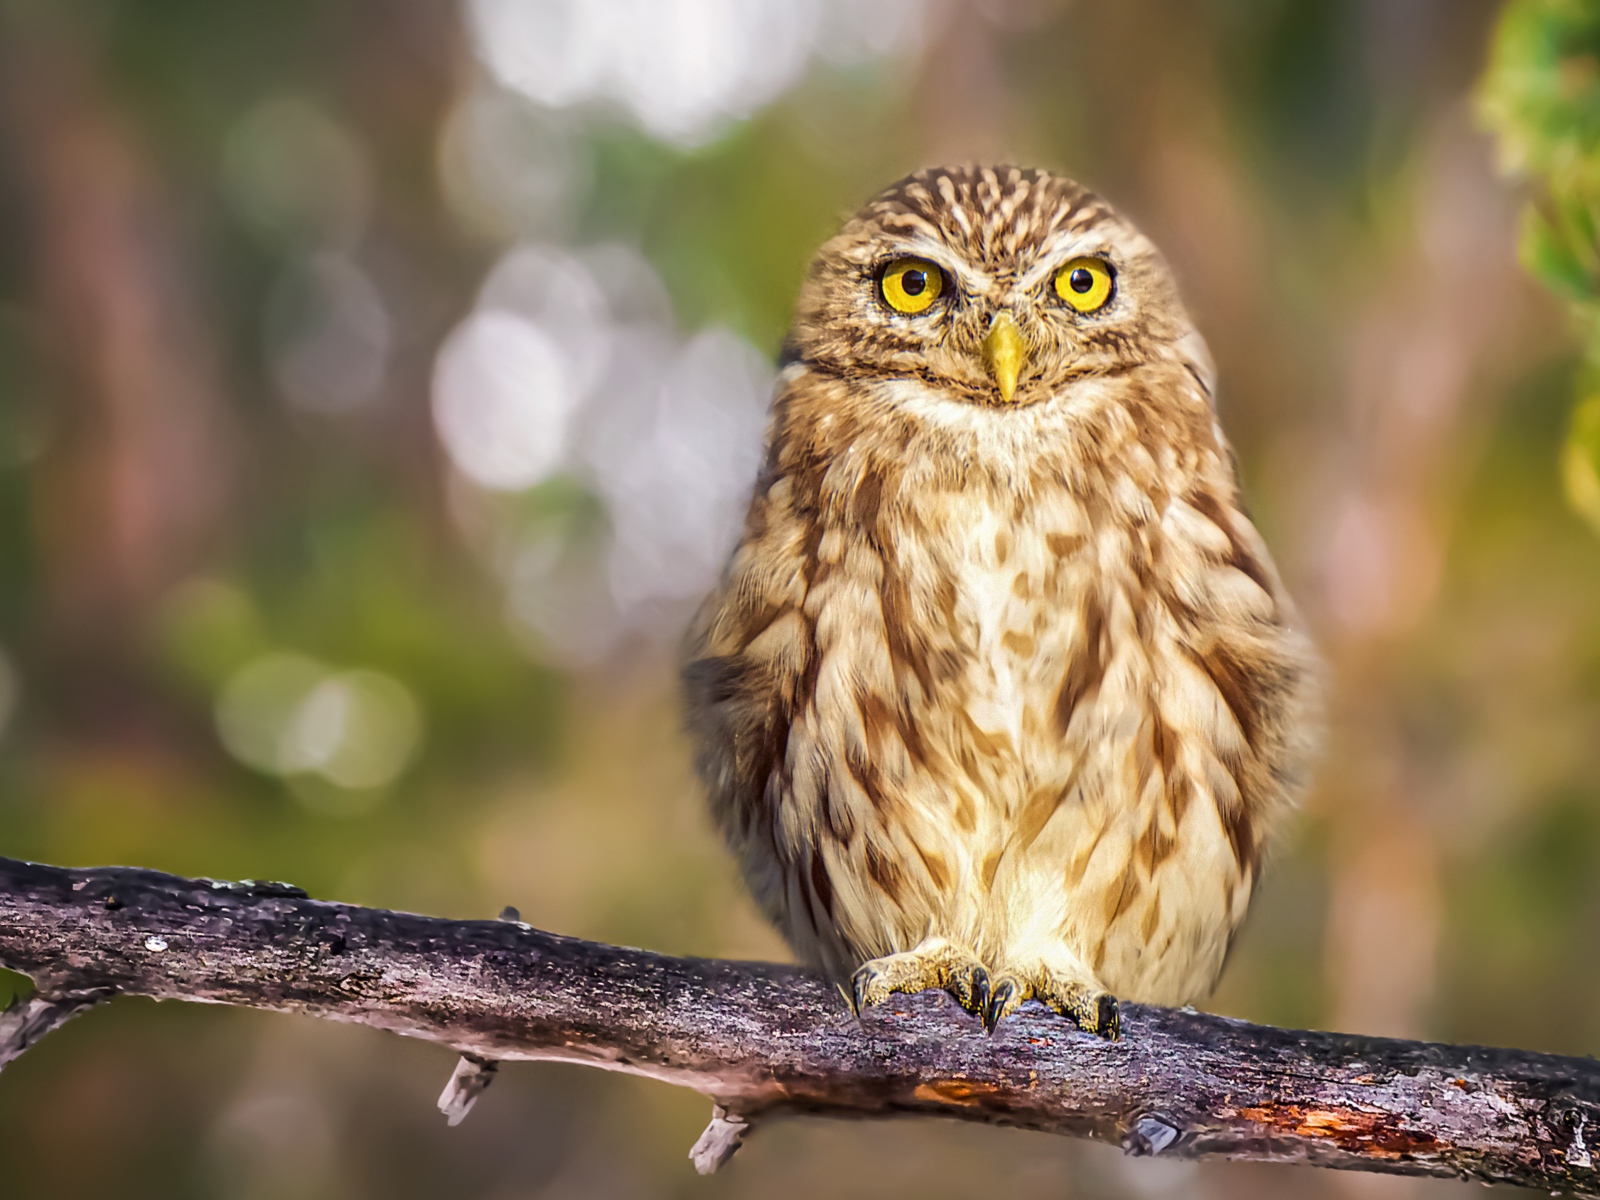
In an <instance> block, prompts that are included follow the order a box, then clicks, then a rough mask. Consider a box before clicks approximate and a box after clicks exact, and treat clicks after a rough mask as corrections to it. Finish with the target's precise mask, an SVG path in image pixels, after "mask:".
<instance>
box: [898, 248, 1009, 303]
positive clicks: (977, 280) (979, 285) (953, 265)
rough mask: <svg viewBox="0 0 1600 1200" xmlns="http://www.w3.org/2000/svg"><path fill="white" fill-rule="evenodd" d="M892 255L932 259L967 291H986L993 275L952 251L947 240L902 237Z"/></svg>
mask: <svg viewBox="0 0 1600 1200" xmlns="http://www.w3.org/2000/svg"><path fill="white" fill-rule="evenodd" d="M893 257H895V258H903V257H913V258H927V259H932V260H933V261H934V262H936V263H938V264H939V265H940V266H941V267H943V268H944V269H945V270H946V271H948V272H950V274H952V275H954V276H955V277H956V281H957V282H958V283H960V284H961V286H962V287H963V288H965V289H966V290H967V291H969V292H983V291H987V290H988V288H989V285H990V284H991V283H992V282H993V276H991V275H990V274H989V273H988V272H987V271H982V270H979V269H978V268H977V267H975V266H973V265H972V264H971V263H969V262H967V261H966V260H965V259H963V258H961V257H959V256H958V255H956V254H955V253H953V252H952V248H951V246H950V244H949V243H948V242H943V241H939V240H937V239H935V238H928V237H909V238H904V239H902V240H901V241H899V242H898V244H897V245H896V246H895V250H894V254H893Z"/></svg>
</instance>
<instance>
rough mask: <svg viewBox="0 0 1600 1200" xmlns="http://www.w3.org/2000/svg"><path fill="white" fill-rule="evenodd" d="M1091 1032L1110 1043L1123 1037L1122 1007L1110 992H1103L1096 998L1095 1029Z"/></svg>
mask: <svg viewBox="0 0 1600 1200" xmlns="http://www.w3.org/2000/svg"><path fill="white" fill-rule="evenodd" d="M1079 1024H1080V1025H1081V1024H1082V1022H1079ZM1089 1032H1090V1033H1097V1034H1099V1035H1100V1036H1101V1037H1103V1038H1105V1040H1106V1041H1108V1042H1114V1041H1117V1040H1118V1039H1119V1038H1121V1037H1122V1006H1121V1005H1120V1004H1118V1003H1117V998H1116V997H1115V996H1113V995H1112V994H1111V993H1110V992H1101V993H1100V995H1099V996H1097V997H1096V998H1095V1028H1093V1029H1091V1030H1090V1031H1089Z"/></svg>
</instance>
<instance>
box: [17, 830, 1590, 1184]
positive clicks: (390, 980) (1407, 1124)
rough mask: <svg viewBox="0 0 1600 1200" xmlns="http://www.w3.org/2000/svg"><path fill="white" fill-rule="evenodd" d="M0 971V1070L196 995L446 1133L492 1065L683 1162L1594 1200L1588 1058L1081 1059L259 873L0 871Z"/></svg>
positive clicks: (903, 1012) (1154, 1021)
mask: <svg viewBox="0 0 1600 1200" xmlns="http://www.w3.org/2000/svg"><path fill="white" fill-rule="evenodd" d="M0 965H4V966H7V967H11V968H13V969H15V970H18V971H22V972H23V973H25V974H28V975H30V976H32V977H33V979H34V981H35V984H36V985H37V986H38V988H39V989H40V992H39V997H38V998H36V999H35V1000H34V1001H30V1002H29V1003H28V1005H27V1006H26V1007H19V1008H17V1009H14V1010H13V1011H12V1013H11V1014H9V1015H8V1016H6V1017H0V1046H3V1047H5V1050H6V1054H15V1053H17V1052H19V1051H20V1049H21V1048H23V1047H25V1046H26V1045H28V1044H30V1043H31V1042H32V1041H34V1040H36V1039H37V1037H38V1036H40V1034H41V1033H42V1031H43V1030H44V1029H47V1028H51V1027H53V1026H54V1025H57V1024H59V1023H60V1022H61V1021H62V1020H64V1019H65V1017H66V1016H68V1015H70V1012H75V1011H79V1010H80V1009H82V1008H83V1007H86V1006H87V1004H88V1003H89V1002H91V1000H92V999H97V998H100V997H102V996H104V995H107V994H109V993H110V992H112V991H115V992H116V993H118V994H126V995H135V996H153V997H155V998H157V999H165V1000H203V1001H212V1002H217V1003H223V1004H239V1005H245V1006H248V1007H252V1008H260V1009H271V1010H275V1011H279V1012H297V1013H304V1014H307V1015H310V1016H317V1017H324V1018H328V1019H331V1020H336V1021H353V1022H358V1023H361V1024H365V1025H372V1026H376V1027H378V1028H381V1029H388V1030H391V1031H393V1032H395V1033H400V1034H404V1035H406V1036H408V1037H416V1038H424V1039H427V1040H429V1041H433V1042H438V1043H439V1044H441V1045H444V1046H447V1047H449V1048H450V1049H452V1050H453V1051H455V1052H456V1053H457V1054H460V1055H465V1056H467V1057H466V1059H465V1061H464V1063H463V1064H462V1065H461V1066H458V1067H457V1070H456V1075H455V1076H454V1077H453V1078H452V1081H451V1085H450V1087H448V1088H447V1089H446V1091H445V1095H444V1096H443V1097H442V1098H441V1107H442V1108H444V1109H445V1112H446V1115H448V1116H450V1117H452V1118H453V1119H458V1118H459V1116H460V1115H462V1114H464V1113H465V1112H466V1110H467V1108H468V1106H469V1105H470V1103H471V1100H472V1098H473V1097H474V1096H475V1095H477V1094H480V1093H481V1092H482V1084H483V1083H484V1082H485V1081H487V1080H488V1079H489V1078H491V1077H492V1076H491V1074H490V1072H491V1070H492V1064H493V1063H494V1062H495V1061H497V1060H509V1059H522V1060H547V1061H549V1060H554V1061H562V1062H576V1063H587V1064H589V1065H591V1066H598V1067H604V1068H606V1069H609V1070H616V1071H626V1072H629V1073H632V1074H636V1075H646V1076H650V1077H651V1078H654V1079H658V1080H662V1081H665V1082H668V1083H675V1084H679V1085H682V1086H684V1087H689V1088H693V1089H695V1090H696V1091H699V1092H701V1093H703V1094H705V1095H706V1096H708V1097H710V1098H711V1099H712V1100H713V1101H714V1102H715V1103H716V1105H717V1106H718V1107H717V1109H716V1111H715V1113H714V1115H713V1118H712V1121H711V1124H710V1126H709V1127H708V1128H707V1130H706V1132H705V1133H704V1134H703V1135H702V1136H701V1138H700V1140H699V1142H698V1143H697V1144H696V1146H695V1149H694V1151H693V1155H692V1157H693V1159H694V1162H695V1166H696V1168H697V1169H700V1170H707V1169H711V1168H714V1167H715V1166H717V1165H719V1164H720V1163H722V1162H724V1161H726V1160H727V1158H728V1156H729V1155H730V1154H732V1153H733V1151H734V1149H735V1148H736V1147H737V1146H738V1144H739V1141H740V1139H741V1138H742V1137H743V1136H745V1135H746V1134H747V1133H748V1132H749V1129H750V1124H749V1123H750V1121H751V1119H752V1118H756V1119H759V1120H762V1121H765V1120H768V1119H770V1118H771V1117H776V1116H781V1115H783V1114H786V1113H796V1112H799V1113H812V1114H819V1115H828V1116H835V1117H851V1118H861V1117H882V1116H895V1115H913V1114H940V1115H944V1116H949V1117H957V1118H960V1119H963V1120H969V1121H978V1122H984V1123H988V1124H996V1125H1016V1126H1022V1127H1025V1128H1030V1129H1039V1130H1045V1131H1049V1132H1054V1133H1063V1134H1071V1135H1075V1136H1079V1137H1092V1138H1097V1139H1100V1140H1104V1141H1108V1142H1112V1143H1113V1144H1117V1145H1121V1146H1122V1147H1123V1149H1124V1150H1125V1151H1126V1152H1127V1153H1129V1154H1158V1155H1160V1156H1161V1157H1163V1158H1181V1159H1199V1158H1235V1159H1249V1160H1253V1161H1257V1162H1297V1163H1306V1164H1311V1165H1315V1166H1324V1167H1340V1168H1346V1169H1353V1170H1368V1171H1387V1172H1395V1173H1402V1174H1418V1175H1436V1176H1445V1177H1465V1178H1473V1179H1480V1180H1483V1181H1485V1182H1498V1183H1515V1184H1522V1185H1524V1186H1530V1187H1539V1188H1543V1189H1545V1190H1546V1191H1551V1190H1561V1191H1566V1192H1570V1193H1573V1194H1576V1195H1582V1196H1600V1170H1597V1169H1596V1167H1595V1157H1596V1156H1595V1153H1594V1150H1593V1144H1594V1141H1595V1140H1596V1139H1595V1133H1594V1131H1595V1130H1596V1129H1600V1064H1596V1063H1595V1062H1594V1060H1593V1059H1581V1058H1560V1057H1556V1056H1554V1055H1544V1054H1532V1053H1527V1052H1524V1051H1518V1050H1486V1049H1482V1048H1479V1047H1473V1046H1440V1045H1432V1044H1429V1043H1425V1042H1406V1041H1395V1040H1390V1039H1385V1038H1364V1037H1353V1036H1350V1035H1347V1034H1333V1033H1312V1032H1305V1031H1297V1030H1287V1029H1272V1028H1269V1027H1265V1026H1260V1025H1250V1024H1247V1023H1245V1022H1243V1021H1233V1020H1229V1019H1227V1018H1225V1017H1215V1016H1207V1015H1205V1014H1203V1013H1196V1012H1189V1011H1181V1010H1172V1009H1163V1008H1151V1007H1148V1006H1145V1005H1139V1004H1126V1005H1124V1006H1123V1008H1122V1031H1123V1036H1122V1038H1121V1039H1120V1040H1119V1041H1115V1042H1108V1041H1104V1040H1102V1039H1100V1038H1096V1037H1092V1036H1090V1035H1088V1034H1083V1033H1080V1032H1078V1031H1077V1030H1076V1029H1075V1028H1074V1027H1073V1026H1072V1025H1070V1024H1069V1023H1067V1022H1065V1021H1063V1020H1062V1019H1061V1018H1059V1017H1057V1016H1055V1015H1054V1014H1053V1013H1048V1012H1045V1011H1044V1010H1042V1009H1038V1008H1037V1007H1036V1006H1033V1005H1025V1006H1024V1007H1023V1008H1022V1009H1021V1010H1020V1011H1019V1012H1017V1013H1016V1014H1014V1015H1013V1016H1011V1017H1008V1018H1007V1019H1006V1020H1005V1021H1004V1022H1003V1023H1002V1024H1001V1025H1000V1028H999V1029H998V1030H997V1031H996V1032H995V1033H994V1034H993V1035H992V1036H991V1035H989V1034H986V1033H985V1032H984V1030H983V1026H982V1024H981V1023H980V1022H978V1021H977V1020H976V1019H975V1018H973V1017H972V1016H970V1015H969V1014H967V1013H965V1012H963V1011H962V1010H961V1009H960V1008H959V1007H957V1006H956V1005H955V1004H954V1002H953V1001H951V1000H950V998H949V997H947V996H945V995H944V994H943V993H939V992H928V993H923V994H921V995H917V996H895V997H892V998H891V1000H890V1001H889V1002H888V1003H886V1004H882V1005H878V1006H875V1007H873V1008H870V1009H867V1010H866V1011H864V1012H863V1013H861V1014H860V1016H859V1017H858V1016H856V1015H854V1014H852V1013H851V1012H850V1010H849V1007H848V1005H847V1004H845V1002H844V1001H843V1000H842V999H841V997H840V995H839V993H838V991H837V990H836V989H835V988H834V987H833V985H832V984H830V983H828V982H826V981H825V980H823V979H821V978H818V977H817V976H815V975H812V974H809V973H807V972H805V971H801V970H798V969H796V968H793V967H782V966H775V965H772V964H769V963H734V962H715V961H707V960H703V959H688V958H669V957H666V956H664V955H659V954H650V953H647V952H645V951H642V950H627V949H623V948H620V947H616V946H602V945H596V944H595V943H592V942H582V941H578V940H576V939H574V938H564V937H558V936H556V935H554V934H548V933H542V932H540V931H539V930H537V929H532V928H530V927H528V926H527V925H524V924H522V923H520V922H514V921H509V920H508V921H445V920H439V919H436V918H432V917H419V916H413V915H410V914H406V913H391V912H382V911H379V910H375V909H367V908H357V907H354V906H350V905H343V904H325V903H322V902H319V901H316V900H310V899H307V898H306V897H305V895H304V893H303V892H300V891H299V890H298V889H296V888H291V887H288V886H286V885H283V884H258V883H245V884H228V883H215V882H212V881H210V880H189V879H179V878H177V877H175V876H172V875H162V874H159V873H157V872H154V871H139V870H132V869H128V868H105V869H99V870H87V871H83V870H64V869H61V868H58V867H46V866H38V865H34V864H28V863H19V862H13V861H11V860H9V859H0Z"/></svg>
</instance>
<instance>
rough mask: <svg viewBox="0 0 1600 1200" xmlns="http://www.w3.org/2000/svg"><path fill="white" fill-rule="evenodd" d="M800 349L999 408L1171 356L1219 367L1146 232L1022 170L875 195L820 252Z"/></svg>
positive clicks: (944, 175)
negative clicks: (1207, 352)
mask: <svg viewBox="0 0 1600 1200" xmlns="http://www.w3.org/2000/svg"><path fill="white" fill-rule="evenodd" d="M789 352H790V354H791V355H793V356H797V357H798V358H800V359H802V360H804V361H805V362H807V363H809V364H811V365H813V366H816V367H820V368H822V369H824V370H832V371H837V372H840V373H847V374H848V375H849V376H850V377H852V378H856V379H862V378H872V377H877V378H889V379H897V378H898V379H916V380H920V381H922V382H925V383H927V384H929V385H931V386H934V387H937V388H938V389H939V390H940V391H941V392H943V393H945V394H948V395H953V396H954V397H956V398H959V399H962V400H965V401H967V402H970V403H973V404H979V405H988V406H998V407H1009V406H1012V405H1024V404H1033V403H1037V402H1039V401H1042V400H1045V399H1047V398H1049V397H1052V396H1055V395H1058V394H1059V393H1060V391H1061V389H1062V388H1063V387H1064V386H1066V385H1067V384H1069V383H1071V382H1073V381H1074V380H1077V379H1084V378H1090V377H1095V376H1105V375H1109V374H1114V373H1117V372H1119V371H1123V370H1127V369H1128V368H1130V367H1134V366H1139V365H1142V364H1146V363H1150V362H1154V361H1159V360H1163V359H1166V360H1170V361H1174V362H1182V363H1184V364H1185V365H1189V366H1190V367H1191V369H1193V370H1194V371H1195V372H1196V374H1197V375H1198V376H1201V377H1203V378H1204V377H1207V376H1209V373H1210V367H1209V360H1208V358H1207V356H1206V352H1205V348H1204V345H1203V343H1201V341H1200V339H1199V336H1198V335H1197V334H1196V333H1195V331H1194V327H1193V325H1192V324H1191V323H1190V321H1189V318H1188V316H1187V315H1186V314H1185V312H1184V310H1183V305H1182V303H1181V302H1180V301H1179V299H1178V293H1177V288H1176V286H1175V285H1174V283H1173V280H1172V275H1171V273H1170V271H1169V270H1168V269H1167V266H1166V263H1165V262H1164V261H1163V260H1162V258H1161V255H1160V253H1159V252H1158V251H1157V250H1156V248H1155V247H1154V246H1153V245H1152V244H1151V243H1150V241H1149V240H1148V239H1146V238H1145V237H1144V236H1143V235H1142V234H1140V233H1139V231H1138V230H1136V229H1135V228H1134V227H1133V226H1132V225H1131V224H1129V223H1128V222H1127V221H1126V220H1124V219H1123V218H1122V217H1121V216H1119V215H1118V214H1117V213H1116V212H1115V211H1113V210H1112V208H1111V207H1110V206H1109V205H1108V204H1106V203H1105V202H1104V201H1103V200H1101V199H1099V198H1098V197H1097V196H1095V195H1093V194H1092V193H1090V192H1089V191H1088V190H1086V189H1085V188H1082V187H1080V186H1079V185H1078V184H1076V183H1074V182H1073V181H1072V180H1070V179H1065V178H1062V177H1060V176H1056V175H1050V174H1047V173H1045V172H1043V171H1034V170H1026V169H1023V168H1019V167H955V168H935V169H929V170H923V171H918V172H917V173H916V174H914V175H910V176H908V177H907V178H905V179H903V180H901V181H900V182H899V183H897V184H895V185H893V186H892V187H890V188H888V189H887V190H885V191H883V192H882V193H880V194H879V195H877V196H875V197H874V198H873V199H872V200H871V201H869V202H868V203H867V205H866V206H865V207H864V208H862V210H861V211H860V212H859V213H857V214H856V215H855V216H854V217H852V218H851V219H850V221H849V222H848V223H847V224H846V225H845V227H844V228H843V229H842V230H841V231H840V232H839V234H838V235H837V236H835V237H834V238H832V239H831V240H829V241H828V242H827V243H825V244H824V245H823V247H822V248H821V249H820V250H819V251H818V252H817V256H816V258H815V259H814V260H813V261H812V264H811V267H810V270H809V271H808V273H807V277H806V281H805V284H804V286H803V287H802V289H801V293H800V301H799V305H798V307H797V311H796V317H795V326H794V331H793V333H792V335H791V342H790V346H789ZM1205 382H1206V387H1207V389H1208V390H1209V379H1208V378H1207V379H1206V380H1205Z"/></svg>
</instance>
